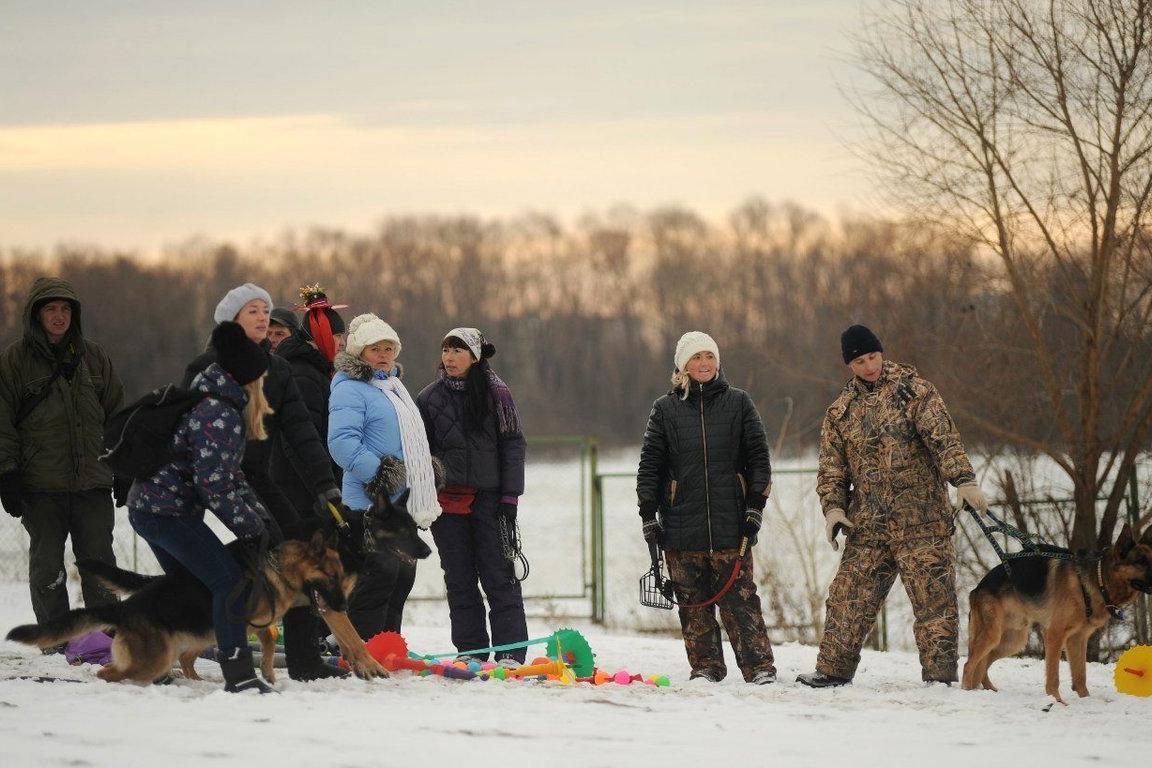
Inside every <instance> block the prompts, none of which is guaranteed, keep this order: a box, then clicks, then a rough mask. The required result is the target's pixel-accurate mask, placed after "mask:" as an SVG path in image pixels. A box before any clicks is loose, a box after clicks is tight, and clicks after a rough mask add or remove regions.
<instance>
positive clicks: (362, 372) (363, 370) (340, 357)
mask: <svg viewBox="0 0 1152 768" xmlns="http://www.w3.org/2000/svg"><path fill="white" fill-rule="evenodd" d="M332 364H333V366H334V367H335V368H336V371H337V372H338V373H342V374H344V375H345V376H347V377H348V378H350V379H354V380H355V381H372V366H370V365H368V363H366V362H364V361H363V360H361V359H360V358H358V357H356V356H355V355H353V354H352V353H350V352H346V351H340V352H337V353H336V359H335V360H334V361H333V363H332ZM392 375H393V376H395V377H396V378H398V379H402V378H404V366H403V365H401V364H400V362H399V361H397V362H396V367H395V368H394V369H393V372H392Z"/></svg>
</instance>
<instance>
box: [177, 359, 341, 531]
mask: <svg viewBox="0 0 1152 768" xmlns="http://www.w3.org/2000/svg"><path fill="white" fill-rule="evenodd" d="M263 346H264V348H265V349H266V350H267V349H268V348H269V347H270V346H271V345H270V344H268V342H264V345H263ZM268 358H269V360H268V378H266V379H265V380H264V396H265V397H266V398H267V399H268V405H269V406H271V407H272V410H273V411H275V414H274V415H272V416H268V417H266V418H265V419H264V429H265V431H267V433H268V439H267V440H249V441H248V442H247V443H245V444H244V461H243V462H242V463H241V465H240V466H241V468H242V469H243V470H244V476H245V477H246V478H247V479H248V484H249V485H250V486H252V490H254V491H256V494H257V495H258V496H259V497H260V500H261V501H262V502H264V506H265V507H267V508H268V511H269V512H271V513H272V515H273V516H274V517H275V518H276V522H278V523H280V525H281V527H282V528H287V529H289V530H286V531H285V533H286V534H287V535H288V536H289V537H292V536H294V535H295V532H294V531H292V530H291V529H292V528H293V527H294V526H295V525H296V524H298V520H297V517H298V516H297V512H296V508H295V507H294V506H293V505H292V503H291V502H290V501H289V500H288V497H287V496H285V495H284V493H283V491H281V490H280V488H278V487H277V484H276V483H274V482H273V481H272V477H271V474H270V464H271V458H272V451H273V448H274V447H276V446H277V445H279V444H281V440H283V448H284V450H285V451H286V452H287V454H288V459H289V461H291V462H292V464H293V466H295V467H296V468H297V471H298V473H299V474H300V476H301V477H303V478H304V479H305V480H306V481H307V482H308V483H309V484H310V485H311V490H312V497H313V499H314V498H315V496H316V495H317V494H320V493H323V492H324V491H327V490H329V489H334V488H337V487H338V486H337V485H336V480H335V479H334V478H333V477H332V460H331V458H329V456H328V451H327V450H326V449H325V446H324V442H323V441H322V440H321V439H320V436H319V435H318V434H317V433H316V427H314V426H313V425H312V417H311V416H309V415H308V407H307V406H306V405H305V404H304V400H303V398H301V397H300V390H299V389H298V388H297V387H296V382H295V380H294V379H293V377H292V367H291V366H290V365H289V364H288V361H287V360H285V359H284V358H282V357H279V356H277V355H272V354H269V356H268ZM214 362H216V352H215V350H212V349H209V350H208V351H207V352H204V353H203V354H202V355H200V356H199V357H197V358H196V359H195V360H193V361H192V362H191V363H189V364H188V367H187V368H185V369H184V380H183V381H182V382H181V385H182V386H185V387H187V386H189V384H191V382H192V378H193V377H194V376H195V375H196V374H197V373H199V372H200V371H202V370H204V369H205V368H207V367H208V366H209V365H211V364H212V363H214ZM309 508H311V505H309Z"/></svg>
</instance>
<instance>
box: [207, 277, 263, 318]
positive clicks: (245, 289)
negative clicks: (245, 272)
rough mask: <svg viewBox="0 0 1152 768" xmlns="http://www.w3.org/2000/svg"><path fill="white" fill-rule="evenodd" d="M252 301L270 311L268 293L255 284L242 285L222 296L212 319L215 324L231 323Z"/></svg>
mask: <svg viewBox="0 0 1152 768" xmlns="http://www.w3.org/2000/svg"><path fill="white" fill-rule="evenodd" d="M253 299H260V300H261V301H263V302H264V303H265V304H267V305H268V309H269V311H271V309H272V306H273V305H272V296H271V295H270V294H269V293H268V291H266V290H264V289H263V288H261V287H260V286H258V285H256V283H244V285H239V286H237V287H235V288H233V289H232V290H230V291H228V293H226V294H224V298H222V299H220V303H219V304H217V305H216V312H215V313H214V314H213V315H212V319H213V320H215V321H216V322H217V323H229V322H232V321H234V320H235V319H236V315H238V314H240V310H242V309H243V308H244V305H245V304H247V303H248V302H250V301H252V300H253Z"/></svg>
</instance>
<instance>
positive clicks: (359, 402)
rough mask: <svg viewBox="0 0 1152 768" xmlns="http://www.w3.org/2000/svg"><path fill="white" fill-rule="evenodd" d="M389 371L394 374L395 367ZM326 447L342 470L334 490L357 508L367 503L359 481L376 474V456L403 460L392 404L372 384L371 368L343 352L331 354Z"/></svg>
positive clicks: (365, 494)
mask: <svg viewBox="0 0 1152 768" xmlns="http://www.w3.org/2000/svg"><path fill="white" fill-rule="evenodd" d="M395 370H396V371H397V375H400V371H401V369H400V368H399V366H397V368H396V369H395ZM328 450H330V451H331V452H332V459H333V460H334V461H335V462H336V463H337V464H339V465H340V467H341V468H343V470H344V481H343V484H342V486H341V491H340V495H341V496H342V497H343V499H344V503H345V504H347V505H348V507H350V508H351V509H357V510H364V509H369V508H371V506H372V501H371V499H370V498H369V497H368V494H367V493H366V492H365V490H364V486H365V485H367V484H368V483H369V482H371V481H372V479H373V478H374V477H375V476H376V471H377V470H378V469H379V468H380V460H381V459H383V458H384V457H386V456H391V457H393V458H395V459H398V460H399V461H401V462H403V461H404V446H403V444H402V443H401V440H400V419H399V417H398V416H397V415H396V406H394V405H393V404H392V400H391V399H390V398H389V397H388V395H386V394H385V393H384V392H383V391H381V390H380V389H378V388H377V387H374V386H372V367H371V366H370V365H368V364H367V363H365V362H364V361H363V360H361V359H360V358H358V357H353V356H352V355H350V354H348V353H347V352H340V353H338V354H337V355H336V375H335V376H334V377H333V378H332V392H331V394H330V395H329V398H328Z"/></svg>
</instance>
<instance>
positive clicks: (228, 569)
mask: <svg viewBox="0 0 1152 768" xmlns="http://www.w3.org/2000/svg"><path fill="white" fill-rule="evenodd" d="M212 351H213V352H214V353H215V356H216V361H214V362H213V363H211V364H210V365H208V367H207V368H205V369H204V370H203V371H202V372H201V373H199V374H197V375H196V377H195V378H194V379H193V380H192V388H193V389H197V390H200V391H201V392H205V393H206V397H204V399H202V400H201V401H200V402H199V403H197V404H196V405H195V406H194V407H192V408H191V409H190V410H189V411H188V412H187V413H186V414H185V415H184V416H183V417H181V419H180V422H179V425H178V426H177V428H176V431H175V433H174V434H173V436H172V444H171V445H172V448H173V449H174V455H175V458H174V459H173V460H172V461H170V462H168V463H167V464H165V465H164V466H163V467H161V468H160V470H159V471H158V472H157V473H156V474H155V475H153V476H152V477H151V478H149V479H148V480H143V481H138V482H135V483H133V484H132V489H131V490H130V491H129V493H128V519H129V521H131V523H132V527H133V528H134V529H135V530H136V533H138V534H140V537H141V538H142V539H144V540H145V541H146V542H148V546H150V547H151V548H152V551H153V552H154V553H155V554H156V559H157V560H158V561H159V563H160V567H161V568H163V569H164V572H165V573H171V572H172V571H173V570H180V569H184V570H187V571H188V572H190V573H191V574H192V575H194V576H195V577H196V578H198V579H200V581H202V582H204V586H206V587H208V589H209V590H211V592H212V622H213V625H214V627H215V631H216V659H217V661H219V662H220V669H221V670H222V671H223V673H224V682H225V685H224V690H226V691H229V692H232V693H237V692H240V691H247V690H257V691H259V692H260V693H269V692H271V691H272V690H273V689H272V688H270V687H269V686H268V685H267V684H266V683H265V682H264V681H263V680H261V679H260V678H259V677H257V676H256V670H255V668H254V666H253V663H252V650H251V649H250V648H249V647H248V631H247V621H246V618H245V610H246V606H247V597H248V589H246V588H245V586H244V582H243V573H242V571H241V568H240V564H239V563H238V562H237V561H236V559H235V558H234V557H233V556H232V554H231V553H230V552H229V551H228V550H227V549H225V547H224V544H223V543H222V542H221V541H220V539H218V538H217V537H216V534H214V533H213V532H212V529H211V528H209V527H208V525H207V524H206V523H205V522H204V512H205V511H206V510H211V511H212V513H213V514H214V515H216V517H218V518H220V522H222V523H224V525H226V526H227V527H228V530H230V531H231V532H232V533H233V534H235V536H236V538H237V539H238V540H239V541H240V548H241V551H242V552H245V553H247V555H248V556H249V557H251V558H253V559H255V557H256V556H257V554H258V553H259V552H260V551H261V549H263V546H262V545H263V544H264V542H265V540H266V536H265V525H264V520H263V517H264V515H263V510H262V509H261V507H260V502H259V501H258V500H257V499H256V496H255V494H254V493H252V489H251V488H249V487H248V484H247V483H246V482H245V481H244V475H243V473H242V472H241V471H240V464H241V456H242V455H243V453H244V447H245V438H247V439H248V442H249V444H251V443H252V442H254V441H258V440H263V439H265V437H266V433H265V431H264V416H265V415H266V413H267V411H268V402H267V400H266V398H265V397H264V393H263V382H264V376H265V372H266V371H267V370H268V354H267V353H266V352H265V351H264V350H263V349H262V348H261V347H260V346H259V345H258V344H256V343H254V342H253V341H251V340H250V339H249V338H248V337H247V336H246V335H245V333H244V330H243V329H242V328H241V327H240V326H239V325H237V324H236V323H230V322H225V323H221V324H220V325H218V326H217V327H216V329H215V330H214V331H213V332H212Z"/></svg>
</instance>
